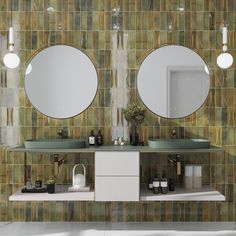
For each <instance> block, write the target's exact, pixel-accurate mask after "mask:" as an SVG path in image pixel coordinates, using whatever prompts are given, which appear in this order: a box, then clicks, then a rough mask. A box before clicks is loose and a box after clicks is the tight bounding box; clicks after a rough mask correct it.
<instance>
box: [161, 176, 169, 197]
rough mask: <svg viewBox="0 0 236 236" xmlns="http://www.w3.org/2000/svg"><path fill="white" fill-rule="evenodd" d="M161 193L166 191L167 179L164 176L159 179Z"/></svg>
mask: <svg viewBox="0 0 236 236" xmlns="http://www.w3.org/2000/svg"><path fill="white" fill-rule="evenodd" d="M161 193H163V194H167V193H168V181H167V179H166V178H162V179H161Z"/></svg>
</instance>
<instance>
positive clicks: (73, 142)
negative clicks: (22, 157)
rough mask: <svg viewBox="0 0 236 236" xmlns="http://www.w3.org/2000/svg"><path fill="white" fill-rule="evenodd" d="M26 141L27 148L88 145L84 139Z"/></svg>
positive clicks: (80, 146) (59, 147) (79, 146)
mask: <svg viewBox="0 0 236 236" xmlns="http://www.w3.org/2000/svg"><path fill="white" fill-rule="evenodd" d="M24 143H25V148H26V149H27V148H28V149H66V148H68V149H70V148H85V147H86V142H85V140H84V139H36V140H25V142H24Z"/></svg>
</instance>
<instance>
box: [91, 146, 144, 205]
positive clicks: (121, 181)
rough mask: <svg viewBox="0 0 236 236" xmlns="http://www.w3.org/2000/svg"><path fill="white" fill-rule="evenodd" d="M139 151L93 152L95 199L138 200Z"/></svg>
mask: <svg viewBox="0 0 236 236" xmlns="http://www.w3.org/2000/svg"><path fill="white" fill-rule="evenodd" d="M139 194H140V192H139V152H131V151H127V152H126V151H123V152H115V151H114V152H113V151H110V152H107V151H106V152H102V151H101V152H95V201H139Z"/></svg>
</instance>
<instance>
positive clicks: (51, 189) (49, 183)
mask: <svg viewBox="0 0 236 236" xmlns="http://www.w3.org/2000/svg"><path fill="white" fill-rule="evenodd" d="M46 189H47V192H48V193H55V180H54V179H52V178H50V179H49V180H47V182H46Z"/></svg>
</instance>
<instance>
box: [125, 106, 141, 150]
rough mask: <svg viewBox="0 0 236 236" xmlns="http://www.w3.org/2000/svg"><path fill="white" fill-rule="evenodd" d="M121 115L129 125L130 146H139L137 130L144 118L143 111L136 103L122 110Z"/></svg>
mask: <svg viewBox="0 0 236 236" xmlns="http://www.w3.org/2000/svg"><path fill="white" fill-rule="evenodd" d="M123 114H124V117H125V119H126V120H127V122H128V124H129V125H130V144H131V145H134V146H137V145H138V144H139V136H138V131H137V129H138V126H139V125H140V124H141V123H142V122H143V120H144V118H145V109H144V108H143V107H140V106H139V105H138V104H136V103H132V104H130V105H128V106H127V108H126V109H123Z"/></svg>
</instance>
